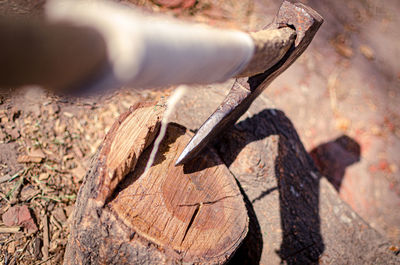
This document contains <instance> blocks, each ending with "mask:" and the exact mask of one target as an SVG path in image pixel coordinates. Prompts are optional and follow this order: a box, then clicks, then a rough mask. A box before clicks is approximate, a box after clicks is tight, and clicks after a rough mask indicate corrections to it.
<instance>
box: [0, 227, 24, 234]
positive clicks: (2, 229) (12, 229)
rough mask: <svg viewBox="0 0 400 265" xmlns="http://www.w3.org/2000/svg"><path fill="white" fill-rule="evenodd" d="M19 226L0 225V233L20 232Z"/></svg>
mask: <svg viewBox="0 0 400 265" xmlns="http://www.w3.org/2000/svg"><path fill="white" fill-rule="evenodd" d="M20 230H21V229H20V227H19V226H10V227H3V226H1V227H0V234H12V233H18V232H20Z"/></svg>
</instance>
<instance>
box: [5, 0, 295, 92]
mask: <svg viewBox="0 0 400 265" xmlns="http://www.w3.org/2000/svg"><path fill="white" fill-rule="evenodd" d="M46 15H47V18H48V20H47V21H46V22H44V23H32V24H24V23H21V22H16V23H12V27H13V28H14V29H13V30H12V31H10V29H9V28H7V25H6V24H5V23H2V24H0V31H2V33H5V35H7V33H8V35H10V32H13V33H12V34H11V35H14V36H17V38H14V37H10V38H8V41H7V42H6V43H5V44H3V45H7V46H9V48H10V51H11V52H10V53H9V54H10V55H8V56H7V55H6V56H4V55H3V57H5V58H4V59H5V61H6V62H10V64H11V65H12V66H13V67H10V68H9V70H8V72H7V71H6V73H7V74H3V75H2V76H0V85H1V86H3V85H8V86H11V85H21V84H27V83H36V84H39V85H45V86H50V87H54V88H66V87H67V88H68V87H69V86H83V87H85V86H86V87H90V86H92V88H93V87H94V88H95V89H106V88H118V87H121V86H134V87H137V88H140V87H157V86H166V85H172V84H183V83H186V84H191V83H214V82H220V81H224V80H226V79H228V78H231V77H233V76H236V75H253V74H255V73H259V72H263V71H264V70H265V69H266V68H267V67H270V66H272V65H273V64H274V63H276V62H277V61H278V60H279V59H280V58H281V57H282V56H283V54H284V53H285V52H286V51H287V49H288V48H289V47H290V45H291V40H292V39H294V38H293V37H294V33H293V32H289V30H286V31H285V30H283V31H282V30H269V31H268V30H267V31H264V32H263V33H262V34H261V33H255V34H252V35H249V34H247V33H244V32H240V31H234V30H222V29H216V28H211V27H207V26H204V25H197V24H190V23H183V22H181V21H178V20H173V19H170V18H165V17H162V16H161V17H158V16H151V17H150V16H146V15H143V14H141V13H140V12H138V11H137V10H134V9H132V8H130V7H126V6H122V5H117V4H115V3H111V2H103V1H71V0H57V1H50V2H49V3H48V5H47V7H46ZM10 25H11V24H10ZM26 36H29V38H28V40H29V41H25V39H26ZM13 42H16V43H17V45H14V43H13ZM266 50H268V52H266ZM93 80H94V81H93ZM89 81H91V82H89Z"/></svg>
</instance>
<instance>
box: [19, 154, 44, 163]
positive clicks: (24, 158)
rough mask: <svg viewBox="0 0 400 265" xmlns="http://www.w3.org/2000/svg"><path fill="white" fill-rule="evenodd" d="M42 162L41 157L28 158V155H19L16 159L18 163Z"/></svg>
mask: <svg viewBox="0 0 400 265" xmlns="http://www.w3.org/2000/svg"><path fill="white" fill-rule="evenodd" d="M42 161H43V158H42V157H38V156H30V155H20V156H18V158H17V162H18V163H41V162H42Z"/></svg>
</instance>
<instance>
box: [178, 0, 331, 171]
mask: <svg viewBox="0 0 400 265" xmlns="http://www.w3.org/2000/svg"><path fill="white" fill-rule="evenodd" d="M322 22H323V19H322V17H321V16H320V15H319V14H318V13H317V12H316V11H314V10H313V9H311V8H310V7H308V6H305V5H303V4H300V3H295V4H293V3H290V2H287V1H284V2H283V4H282V5H281V7H280V9H279V11H278V14H277V15H276V17H275V20H274V22H273V23H272V24H271V25H269V26H268V27H267V29H270V28H271V29H279V28H282V27H291V28H293V29H294V30H295V31H296V39H295V42H294V44H293V46H292V47H291V48H290V49H289V51H288V52H287V53H286V54H285V55H284V57H283V58H282V59H281V60H280V61H278V62H277V63H276V64H275V65H274V66H272V67H271V68H269V69H266V71H265V72H264V73H262V74H258V75H255V76H252V77H250V78H248V79H245V78H239V79H236V82H235V83H234V85H233V87H232V88H231V90H230V92H229V94H228V95H227V96H226V98H225V99H224V101H223V102H222V103H221V105H220V106H219V107H218V108H217V110H216V111H215V112H214V113H213V114H212V115H211V116H210V117H209V118H208V119H207V121H206V122H205V123H204V124H203V125H202V126H201V127H200V128H199V130H198V131H197V133H196V134H195V135H194V136H193V138H192V139H191V140H190V142H189V143H188V145H187V146H186V147H185V149H184V150H183V152H182V153H181V155H180V156H179V158H178V160H177V161H176V163H175V165H180V164H184V163H186V162H188V161H189V160H191V159H192V158H194V157H195V156H196V155H197V154H198V153H200V151H201V150H202V149H203V148H204V147H205V146H206V145H207V143H208V142H210V141H211V140H213V139H215V138H216V137H217V136H218V135H219V134H220V133H221V132H223V131H224V130H225V129H226V128H227V127H229V126H231V125H232V124H234V123H235V122H236V121H237V120H238V119H239V118H240V116H242V115H243V113H245V112H246V111H247V110H248V108H249V107H250V105H251V103H252V102H253V101H254V99H255V98H256V97H257V96H258V95H259V94H260V93H261V92H262V91H263V90H264V89H265V88H266V87H267V86H268V85H269V84H270V83H271V82H272V81H273V80H274V79H275V78H276V77H277V76H278V75H280V74H281V73H282V72H283V71H285V70H286V69H287V68H288V67H289V66H290V65H291V64H292V63H293V62H294V61H295V60H296V59H297V58H298V57H299V56H300V55H301V54H302V53H303V52H304V51H305V49H306V48H307V46H308V45H309V44H310V42H311V40H312V39H313V38H314V36H315V34H316V32H317V31H318V29H319V27H320V26H321V24H322Z"/></svg>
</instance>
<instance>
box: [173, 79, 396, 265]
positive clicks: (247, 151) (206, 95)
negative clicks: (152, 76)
mask: <svg viewBox="0 0 400 265" xmlns="http://www.w3.org/2000/svg"><path fill="white" fill-rule="evenodd" d="M230 85H231V84H225V85H221V86H213V87H210V86H208V87H206V86H199V87H196V88H193V89H191V90H189V91H188V93H187V94H186V95H185V97H184V98H183V99H182V100H181V101H180V104H179V105H178V106H177V111H176V112H175V114H174V119H173V120H174V121H176V122H180V123H181V124H182V125H184V126H186V127H187V128H189V129H192V130H195V129H197V128H198V127H199V126H200V125H201V123H202V122H203V121H204V120H205V118H207V117H208V116H209V115H210V113H211V112H212V110H213V109H215V108H216V107H217V106H218V105H219V103H220V102H221V101H222V100H223V98H224V94H225V92H226V91H227V89H229V88H230ZM188 109H190V110H191V111H184V110H188ZM213 146H214V148H215V149H216V150H217V153H218V154H219V155H220V157H221V158H222V160H223V161H224V163H225V165H226V166H227V167H228V168H229V170H230V172H231V173H232V174H233V175H234V176H235V178H236V179H237V181H238V184H239V186H240V189H241V191H242V194H243V196H244V198H245V202H246V207H247V209H248V215H249V219H250V222H249V232H248V235H247V236H246V238H245V239H244V241H243V244H242V245H241V247H240V248H239V249H238V250H237V251H236V253H235V255H234V256H233V257H232V259H231V260H230V263H229V264H317V263H320V264H399V262H400V257H399V256H398V255H399V253H398V250H396V249H397V248H396V247H393V246H392V245H391V244H390V243H389V241H388V240H387V239H386V238H385V237H383V236H382V235H381V234H379V233H378V232H377V231H376V230H374V229H373V228H372V227H370V226H369V225H368V223H366V222H365V221H364V220H363V219H362V218H361V217H360V216H358V215H357V214H356V213H355V212H354V211H353V210H352V209H351V208H350V207H349V206H348V205H347V204H346V203H344V202H343V201H342V200H341V199H340V197H339V195H338V193H337V191H336V190H335V188H334V187H333V185H332V184H331V183H330V182H329V181H328V180H327V179H326V178H325V177H324V176H322V175H321V174H320V173H319V172H318V170H317V169H316V167H315V165H314V162H313V160H312V159H311V158H310V156H309V154H308V153H307V151H306V150H305V148H304V146H303V144H302V143H301V140H300V138H299V136H298V134H297V132H296V130H295V128H294V126H293V124H292V123H291V122H290V120H289V119H288V117H286V115H285V114H284V113H283V112H282V111H280V110H276V109H274V108H273V107H272V106H271V102H269V101H268V100H265V96H263V95H261V96H260V97H259V98H258V99H257V100H256V101H255V102H254V103H253V105H252V106H251V108H250V109H249V111H248V112H247V113H246V114H245V115H244V117H242V119H241V121H240V122H238V123H237V124H236V125H235V127H233V128H232V129H230V130H229V131H227V132H225V133H224V134H223V135H221V137H220V138H219V139H216V140H215V141H214V143H213ZM396 251H397V252H396Z"/></svg>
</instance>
